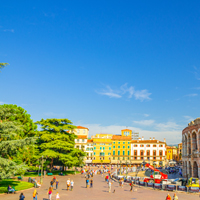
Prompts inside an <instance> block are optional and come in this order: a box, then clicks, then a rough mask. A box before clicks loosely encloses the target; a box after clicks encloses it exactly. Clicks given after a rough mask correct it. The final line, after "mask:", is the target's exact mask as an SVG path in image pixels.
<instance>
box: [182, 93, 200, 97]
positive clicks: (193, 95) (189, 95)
mask: <svg viewBox="0 0 200 200" xmlns="http://www.w3.org/2000/svg"><path fill="white" fill-rule="evenodd" d="M185 96H187V97H196V96H198V94H196V93H195V94H187V95H185Z"/></svg>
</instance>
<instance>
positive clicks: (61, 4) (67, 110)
mask: <svg viewBox="0 0 200 200" xmlns="http://www.w3.org/2000/svg"><path fill="white" fill-rule="evenodd" d="M199 9H200V2H199V1H190V2H189V1H175V2H174V1H165V2H164V1H162V2H161V1H9V0H8V1H4V2H1V13H0V47H1V48H0V62H8V63H9V64H10V65H9V66H8V67H6V68H4V69H3V70H2V73H0V103H1V104H3V103H11V104H17V105H19V106H22V107H23V108H25V109H26V110H27V111H28V113H30V114H31V116H32V118H33V120H34V121H36V120H40V119H41V118H68V119H70V120H71V121H72V122H73V123H74V124H76V125H83V126H88V128H89V129H90V134H95V133H99V132H104V133H113V134H119V133H120V130H121V129H122V128H125V127H128V128H131V129H132V130H134V131H139V133H140V136H145V138H149V137H153V136H155V137H156V138H158V139H160V140H163V138H166V139H167V142H168V143H171V144H172V143H178V142H181V130H182V129H183V128H185V127H186V126H187V124H188V123H189V122H190V121H191V120H192V119H195V118H197V117H200V115H199V113H200V112H199V111H200V107H199V102H200V59H199V58H200V56H199V54H200V37H199V35H200V26H199V24H200V15H199Z"/></svg>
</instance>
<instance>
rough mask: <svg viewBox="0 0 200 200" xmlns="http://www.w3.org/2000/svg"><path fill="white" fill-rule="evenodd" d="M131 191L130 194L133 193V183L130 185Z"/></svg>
mask: <svg viewBox="0 0 200 200" xmlns="http://www.w3.org/2000/svg"><path fill="white" fill-rule="evenodd" d="M130 186H131V189H130V192H133V181H132V182H131V183H130Z"/></svg>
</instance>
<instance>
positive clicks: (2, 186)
mask: <svg viewBox="0 0 200 200" xmlns="http://www.w3.org/2000/svg"><path fill="white" fill-rule="evenodd" d="M9 185H10V186H11V187H15V189H16V190H17V191H19V190H25V189H29V188H32V187H33V186H34V185H33V184H32V183H29V182H25V181H15V180H13V179H6V180H3V181H0V193H6V192H7V188H8V186H9Z"/></svg>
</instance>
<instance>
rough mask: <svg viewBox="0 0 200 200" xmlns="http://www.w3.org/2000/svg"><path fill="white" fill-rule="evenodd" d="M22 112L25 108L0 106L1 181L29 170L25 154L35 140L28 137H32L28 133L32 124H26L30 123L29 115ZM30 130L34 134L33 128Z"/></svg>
mask: <svg viewBox="0 0 200 200" xmlns="http://www.w3.org/2000/svg"><path fill="white" fill-rule="evenodd" d="M22 111H23V108H21V107H17V106H15V105H1V106H0V156H1V157H0V158H1V159H0V179H4V178H9V177H11V176H13V175H14V174H15V173H19V174H24V172H25V170H26V169H27V166H26V165H25V164H26V162H25V160H24V159H25V156H27V154H26V155H25V154H24V153H25V152H26V150H27V149H29V148H31V147H33V144H34V143H35V138H34V137H28V136H29V135H31V134H29V132H28V131H27V127H30V123H29V124H27V123H26V122H27V121H30V120H29V119H28V117H29V115H27V114H26V112H22ZM23 117H24V120H23ZM29 118H30V117H29ZM34 126H35V125H34ZM31 127H33V126H31ZM29 130H30V131H31V132H32V130H31V128H30V129H29ZM29 153H30V151H29ZM23 156H24V159H23ZM29 157H30V156H29Z"/></svg>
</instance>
